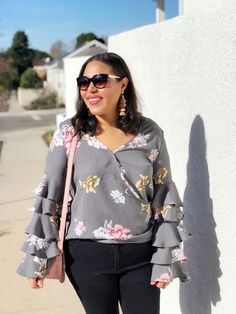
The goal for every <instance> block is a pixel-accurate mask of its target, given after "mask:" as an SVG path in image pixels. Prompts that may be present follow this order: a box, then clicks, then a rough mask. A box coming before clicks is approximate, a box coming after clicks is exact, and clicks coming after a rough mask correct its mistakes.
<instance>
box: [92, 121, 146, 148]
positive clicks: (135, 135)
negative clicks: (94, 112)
mask: <svg viewBox="0 0 236 314" xmlns="http://www.w3.org/2000/svg"><path fill="white" fill-rule="evenodd" d="M142 123H143V121H142V118H141V122H140V125H139V128H138V131H137V133H136V134H134V136H133V137H132V138H131V139H130V140H128V141H127V142H126V143H124V144H122V145H120V146H119V147H117V148H116V149H115V150H112V149H110V148H109V147H107V145H105V144H104V143H103V142H101V141H100V140H99V139H98V138H97V137H96V135H93V137H94V138H95V139H96V141H98V142H99V143H100V144H101V145H102V146H104V147H105V148H106V150H107V151H109V152H111V153H112V154H115V153H116V152H118V151H119V150H120V149H121V148H123V147H125V146H127V145H128V144H129V143H130V142H132V141H133V140H134V139H135V138H136V137H137V136H138V134H139V133H140V131H141V127H142Z"/></svg>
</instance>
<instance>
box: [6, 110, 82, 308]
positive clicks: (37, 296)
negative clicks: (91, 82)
mask: <svg viewBox="0 0 236 314" xmlns="http://www.w3.org/2000/svg"><path fill="white" fill-rule="evenodd" d="M10 114H11V113H10ZM45 130H46V128H45V127H40V128H34V129H27V130H23V131H17V132H16V131H12V132H7V133H3V134H1V140H2V141H3V142H4V143H3V147H2V153H1V157H0V158H1V159H0V247H1V255H0V270H1V271H0V276H1V277H0V278H1V284H0V300H1V303H0V313H1V314H14V313H17V314H19V313H23V314H27V313H30V314H55V313H57V314H66V313H70V314H84V313H85V312H84V310H83V309H82V307H81V305H80V303H79V301H78V297H77V296H76V294H75V292H74V290H73V288H72V286H71V285H70V283H69V282H68V280H66V282H65V283H64V284H61V283H59V282H56V281H54V280H46V282H45V287H44V288H43V289H42V290H34V289H31V288H29V286H28V282H27V280H26V279H25V278H23V277H21V276H19V275H17V274H16V269H17V267H18V265H19V263H20V261H21V258H22V257H23V253H22V252H21V251H20V247H21V245H22V244H23V242H24V241H25V239H26V237H25V234H24V229H25V228H26V226H27V224H28V223H29V221H30V219H31V216H32V212H30V211H27V209H29V208H31V207H32V204H33V202H34V199H35V198H34V194H33V192H32V191H33V190H34V188H35V187H36V186H37V185H38V184H39V182H40V180H41V177H42V175H43V170H44V162H45V158H46V154H47V146H46V144H45V143H44V141H43V140H42V138H41V135H42V134H43V133H44V132H45Z"/></svg>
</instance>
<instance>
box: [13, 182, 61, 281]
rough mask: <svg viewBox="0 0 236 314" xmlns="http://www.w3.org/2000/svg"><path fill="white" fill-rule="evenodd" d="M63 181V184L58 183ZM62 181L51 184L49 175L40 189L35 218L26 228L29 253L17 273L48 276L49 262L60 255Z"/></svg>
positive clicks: (27, 250)
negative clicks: (59, 232)
mask: <svg viewBox="0 0 236 314" xmlns="http://www.w3.org/2000/svg"><path fill="white" fill-rule="evenodd" d="M56 182H60V185H58V183H56ZM61 187H63V184H61V180H59V181H58V178H57V181H56V180H53V182H51V181H50V184H49V182H48V179H47V177H46V176H44V177H43V180H42V182H41V184H40V185H39V187H38V188H37V189H36V191H35V192H36V194H37V199H36V203H35V205H34V206H33V209H32V210H33V211H34V214H33V217H32V220H31V222H30V224H29V225H28V227H27V228H26V230H25V232H26V234H27V235H28V237H27V240H26V241H25V243H24V244H23V246H22V251H23V252H24V253H25V257H24V258H23V260H22V262H21V264H20V266H19V268H18V270H17V273H18V274H20V275H22V276H25V277H28V278H34V277H38V276H42V277H44V276H45V275H46V274H47V264H48V263H47V262H48V259H50V258H52V257H55V256H57V255H59V254H60V252H59V249H58V246H57V241H58V229H59V221H60V210H61V206H60V205H59V204H60V203H61V200H62V197H63V192H64V191H63V190H62V188H61Z"/></svg>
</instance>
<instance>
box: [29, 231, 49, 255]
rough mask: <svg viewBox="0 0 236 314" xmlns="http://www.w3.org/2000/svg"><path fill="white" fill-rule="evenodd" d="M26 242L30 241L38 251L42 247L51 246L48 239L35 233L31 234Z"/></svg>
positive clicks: (30, 244)
mask: <svg viewBox="0 0 236 314" xmlns="http://www.w3.org/2000/svg"><path fill="white" fill-rule="evenodd" d="M26 242H29V246H32V245H33V246H35V247H36V249H37V250H38V251H39V250H42V249H47V248H48V247H49V243H48V241H46V240H45V239H41V238H39V237H37V236H36V235H33V234H31V235H29V237H28V239H27V241H26Z"/></svg>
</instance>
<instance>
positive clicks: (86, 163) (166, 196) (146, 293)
mask: <svg viewBox="0 0 236 314" xmlns="http://www.w3.org/2000/svg"><path fill="white" fill-rule="evenodd" d="M77 85H78V89H79V97H78V103H77V113H76V115H75V116H74V117H73V118H72V119H69V120H66V121H64V122H62V123H61V124H60V126H59V128H58V130H57V131H56V132H55V134H54V138H53V140H52V143H51V145H50V148H49V153H48V157H47V162H46V170H45V175H44V176H43V180H42V183H41V184H40V186H39V187H38V189H37V190H36V193H37V194H38V197H37V201H36V204H35V206H34V216H33V220H32V222H31V223H30V225H29V227H28V228H27V230H26V232H27V233H28V235H29V236H28V239H27V241H26V244H25V245H24V246H23V250H24V251H25V253H26V257H25V259H24V260H23V262H22V264H21V265H20V267H19V269H18V273H19V274H21V275H23V276H26V277H28V278H29V280H30V285H31V287H32V288H41V287H43V278H44V276H45V274H46V270H47V261H48V259H49V258H51V257H53V256H56V255H57V254H58V250H57V246H56V243H57V242H56V239H57V221H58V212H59V211H60V204H61V203H62V200H63V191H64V183H65V175H66V163H67V154H68V152H69V149H70V144H71V139H72V136H73V135H72V131H73V132H74V133H79V136H80V140H79V141H78V144H77V149H76V152H75V156H74V163H73V169H74V171H73V176H72V184H71V191H70V193H71V200H72V202H71V209H70V219H69V224H68V227H67V232H66V235H65V239H66V241H65V246H64V253H65V262H66V273H67V276H68V278H69V279H70V281H71V283H72V285H73V287H74V289H75V291H76V292H77V294H78V296H79V298H80V300H81V302H82V304H83V306H84V308H85V311H86V313H88V314H93V313H96V314H98V313H99V314H113V313H114V314H115V313H118V302H120V305H121V308H122V311H123V313H124V314H139V313H140V314H141V313H142V314H143V313H146V314H156V313H159V294H160V288H163V289H164V288H166V287H167V285H168V284H169V283H170V282H171V281H172V280H173V278H175V277H179V278H180V279H181V281H186V280H187V276H186V274H185V273H184V271H183V268H182V263H183V262H184V261H185V260H186V257H185V255H184V253H183V251H182V250H181V249H180V242H181V241H182V240H185V238H187V237H188V235H187V234H186V232H185V231H184V229H183V226H182V224H181V220H182V218H183V214H182V211H181V210H180V208H179V207H181V206H182V202H181V200H180V198H179V196H178V193H177V190H176V188H175V185H174V183H173V181H172V178H171V170H170V165H169V157H168V152H167V148H166V144H165V140H164V136H163V131H162V130H161V128H160V127H159V126H158V125H157V124H156V123H155V122H154V121H152V120H151V119H148V118H145V117H143V116H142V115H141V114H140V113H139V112H138V109H137V99H136V94H135V89H134V85H133V82H132V78H131V75H130V72H129V69H128V67H127V65H126V64H125V62H124V60H123V59H122V58H121V57H120V56H118V55H117V54H114V53H104V54H98V55H95V56H92V57H91V58H89V59H88V60H87V61H86V62H85V63H84V65H83V66H82V69H81V71H80V74H79V77H78V78H77Z"/></svg>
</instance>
